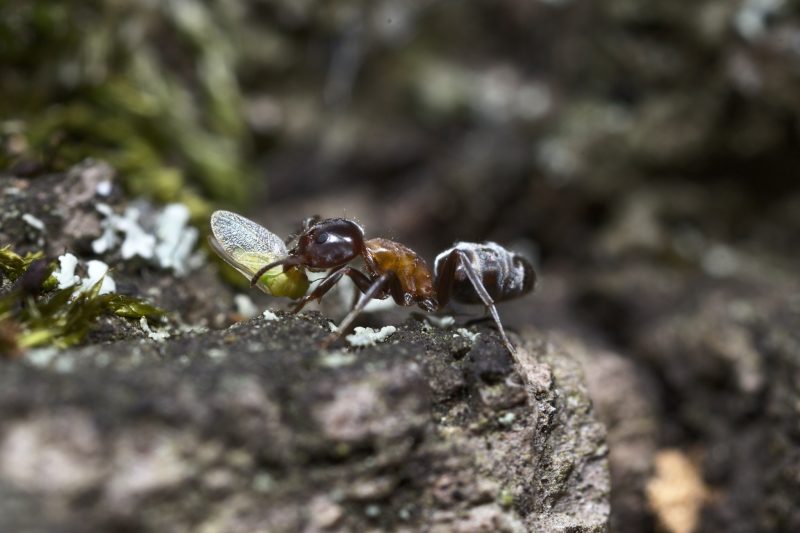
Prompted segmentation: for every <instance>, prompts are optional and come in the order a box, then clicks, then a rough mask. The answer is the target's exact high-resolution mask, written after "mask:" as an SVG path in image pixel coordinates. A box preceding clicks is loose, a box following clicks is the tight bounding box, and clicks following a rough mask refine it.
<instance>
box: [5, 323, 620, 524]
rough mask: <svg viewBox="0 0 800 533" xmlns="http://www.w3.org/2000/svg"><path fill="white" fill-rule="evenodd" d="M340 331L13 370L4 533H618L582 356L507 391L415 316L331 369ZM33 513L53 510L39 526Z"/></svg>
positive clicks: (525, 377) (137, 344)
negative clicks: (327, 347)
mask: <svg viewBox="0 0 800 533" xmlns="http://www.w3.org/2000/svg"><path fill="white" fill-rule="evenodd" d="M328 333H329V329H328V321H327V320H326V319H324V318H323V317H322V316H320V315H318V314H316V313H313V314H307V315H300V316H292V315H286V314H283V313H280V314H279V315H278V319H277V320H266V319H264V318H263V317H258V318H255V319H252V320H250V321H248V322H244V323H238V324H235V325H233V326H231V327H230V328H228V329H224V330H217V331H207V332H203V333H187V334H184V335H181V336H175V337H171V338H169V339H166V340H163V341H153V340H149V339H132V340H124V341H119V342H115V343H111V344H106V345H89V346H85V347H82V348H77V349H71V350H66V351H61V352H58V353H55V354H51V357H50V358H49V359H46V360H39V362H37V363H34V362H33V361H37V359H36V358H33V360H32V359H31V358H30V357H27V356H24V357H22V358H21V359H18V360H14V361H4V362H3V363H2V365H3V368H2V371H1V372H0V487H2V488H3V491H4V493H5V492H9V491H10V492H9V493H10V494H15V495H18V496H15V497H9V498H4V499H3V500H4V501H3V507H2V510H3V513H4V514H3V519H4V522H5V523H12V524H17V523H19V524H22V523H25V520H32V522H31V523H30V525H29V528H28V530H30V531H40V530H46V529H47V526H48V524H52V523H57V524H59V527H60V528H64V529H65V530H71V529H70V528H72V529H74V530H86V529H89V530H103V529H108V528H111V527H125V528H128V529H135V530H139V531H166V530H169V531H188V530H200V531H219V530H224V531H304V530H305V531H322V530H333V531H359V530H361V531H363V530H368V529H371V530H386V531H388V530H396V529H402V528H406V529H408V530H421V529H428V530H432V531H439V530H441V531H526V530H528V531H542V530H547V531H580V532H589V531H604V530H605V529H606V526H607V521H608V513H609V506H608V494H609V480H608V472H607V465H606V452H605V450H606V448H605V443H604V432H603V429H602V426H601V425H600V424H598V423H597V422H596V420H595V419H594V415H593V413H592V409H591V404H590V401H589V400H588V397H587V393H586V389H585V387H584V386H583V381H582V373H581V371H580V369H579V367H578V365H577V364H576V363H575V361H574V360H573V358H572V357H571V356H570V355H569V354H568V353H566V352H564V351H562V350H559V349H557V348H555V347H554V346H552V345H550V344H548V343H546V342H542V341H538V342H534V341H529V342H527V343H525V344H524V346H523V347H521V348H520V350H519V353H518V356H519V364H518V365H516V366H515V365H506V364H505V363H503V364H502V365H499V366H498V367H497V368H501V367H503V368H505V369H506V370H505V375H504V376H501V377H502V378H503V379H502V380H501V381H497V380H495V379H492V380H490V381H488V382H487V381H484V379H482V378H481V376H480V375H476V373H475V372H474V371H473V369H472V364H473V363H471V362H470V361H469V359H468V358H454V357H453V356H452V355H451V352H450V350H449V343H451V342H453V339H454V336H453V334H452V332H451V331H450V330H446V329H439V328H434V329H431V328H427V327H423V326H422V325H421V324H420V323H418V322H416V321H410V322H408V323H406V324H405V325H403V326H402V327H400V328H398V331H397V332H396V333H395V334H394V335H393V336H392V337H391V341H389V342H388V343H381V344H378V345H376V346H373V347H367V348H364V349H360V350H353V351H351V352H349V354H350V355H351V356H352V357H351V359H350V360H349V362H347V363H346V364H343V365H339V366H334V367H331V366H329V365H327V364H325V361H326V357H328V355H327V354H326V353H325V352H322V351H320V349H319V348H318V347H317V344H316V343H317V342H318V341H320V340H321V339H322V338H324V337H325V336H326V335H327V334H328ZM479 337H483V339H484V340H483V341H482V342H481V343H476V345H475V348H476V349H477V348H479V352H477V353H475V354H474V356H475V357H482V358H487V359H498V360H503V361H504V360H505V359H506V358H507V357H508V354H507V353H506V352H505V351H504V349H503V347H502V344H501V343H500V340H499V338H498V337H497V335H495V334H494V333H489V332H488V331H482V332H481V334H480V336H479ZM28 355H30V354H28ZM65 361H69V363H70V364H69V365H65V364H64V362H65ZM65 367H66V368H69V371H68V372H65V371H64V370H63V369H64V368H65ZM59 369H61V370H59ZM457 375H460V376H463V378H462V380H461V382H460V385H459V386H458V387H455V388H454V387H448V388H447V389H446V390H447V391H448V393H446V394H443V393H442V389H441V383H443V382H451V381H452V380H453V379H454V378H453V377H452V376H457ZM443 376H450V377H443ZM517 381H520V382H522V383H524V384H525V387H524V388H521V387H520V386H519V385H518V384H516V383H515V382H517ZM489 389H493V392H492V394H491V395H489V396H487V392H486V391H488V390H489ZM526 390H527V391H528V393H525V391H526ZM520 391H522V393H520ZM501 396H505V397H506V398H507V399H506V401H503V402H498V401H496V398H498V397H501ZM484 397H491V398H493V400H492V401H491V402H489V403H487V402H485V401H484V400H483V398H484ZM509 413H511V414H513V417H509V416H508V414H509ZM501 419H503V420H506V422H505V423H503V422H501ZM309 502H311V505H309ZM31 506H33V507H34V508H37V509H41V511H40V512H37V513H36V514H35V515H34V518H26V517H30V514H29V513H30V509H31Z"/></svg>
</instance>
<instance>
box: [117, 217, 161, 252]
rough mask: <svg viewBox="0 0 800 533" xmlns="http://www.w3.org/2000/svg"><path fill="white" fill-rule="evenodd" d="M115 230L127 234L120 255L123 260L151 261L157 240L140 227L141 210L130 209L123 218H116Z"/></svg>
mask: <svg viewBox="0 0 800 533" xmlns="http://www.w3.org/2000/svg"><path fill="white" fill-rule="evenodd" d="M112 223H113V224H114V225H115V229H116V230H117V231H119V232H121V233H124V234H125V240H124V241H123V242H122V249H121V250H120V253H121V255H122V258H123V259H130V258H132V257H135V256H137V255H138V256H140V257H143V258H144V259H151V258H152V257H153V253H154V251H155V247H156V238H155V237H154V236H153V235H150V234H149V233H147V232H146V231H145V230H144V229H143V228H142V227H141V226H140V225H139V210H138V209H136V208H135V207H128V208H127V209H126V210H125V215H124V216H123V217H114V218H113V219H112Z"/></svg>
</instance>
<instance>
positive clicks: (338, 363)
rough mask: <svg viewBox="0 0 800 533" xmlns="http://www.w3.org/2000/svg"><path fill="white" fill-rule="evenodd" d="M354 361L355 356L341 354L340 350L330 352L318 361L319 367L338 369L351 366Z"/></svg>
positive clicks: (346, 353) (345, 353)
mask: <svg viewBox="0 0 800 533" xmlns="http://www.w3.org/2000/svg"><path fill="white" fill-rule="evenodd" d="M355 361H356V356H355V355H353V354H351V353H348V352H343V351H341V350H337V351H335V352H331V353H328V354H325V355H324V356H322V358H321V359H320V365H322V366H324V367H327V368H339V367H343V366H347V365H351V364H353V363H354V362H355Z"/></svg>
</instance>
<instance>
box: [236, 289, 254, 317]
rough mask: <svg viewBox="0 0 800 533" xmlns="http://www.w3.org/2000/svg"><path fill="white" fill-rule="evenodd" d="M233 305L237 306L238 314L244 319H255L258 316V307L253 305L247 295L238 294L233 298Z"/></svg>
mask: <svg viewBox="0 0 800 533" xmlns="http://www.w3.org/2000/svg"><path fill="white" fill-rule="evenodd" d="M233 303H234V305H236V313H237V314H238V315H240V316H241V317H242V318H245V319H247V318H253V317H254V316H256V315H257V314H258V307H256V304H254V303H253V300H251V299H250V297H249V296H247V295H246V294H237V295H236V296H234V297H233Z"/></svg>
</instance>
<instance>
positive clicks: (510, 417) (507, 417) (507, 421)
mask: <svg viewBox="0 0 800 533" xmlns="http://www.w3.org/2000/svg"><path fill="white" fill-rule="evenodd" d="M516 419H517V415H515V414H514V413H510V412H509V413H506V414H504V415H502V416H499V417H497V421H498V422H499V423H500V424H501V425H503V426H510V425H511V424H513V423H514V421H515V420H516Z"/></svg>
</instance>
